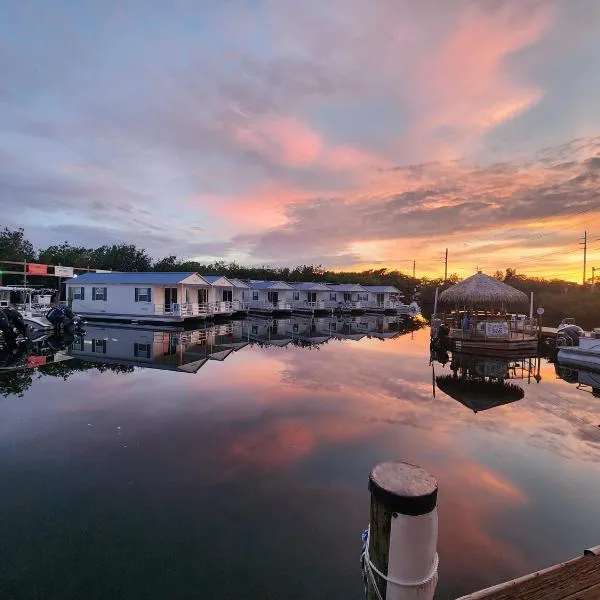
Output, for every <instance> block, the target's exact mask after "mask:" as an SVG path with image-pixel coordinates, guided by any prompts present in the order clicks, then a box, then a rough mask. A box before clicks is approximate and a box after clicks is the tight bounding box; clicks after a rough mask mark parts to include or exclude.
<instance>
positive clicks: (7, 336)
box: [0, 308, 17, 346]
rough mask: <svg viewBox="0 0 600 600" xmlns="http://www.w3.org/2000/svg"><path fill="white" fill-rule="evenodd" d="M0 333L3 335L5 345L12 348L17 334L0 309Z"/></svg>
mask: <svg viewBox="0 0 600 600" xmlns="http://www.w3.org/2000/svg"><path fill="white" fill-rule="evenodd" d="M0 331H1V332H2V334H3V335H4V340H5V341H6V343H7V344H8V345H10V346H14V344H15V342H16V340H17V334H16V333H15V330H14V327H13V326H12V324H11V322H10V321H9V320H8V316H7V315H6V313H5V312H4V309H3V308H0Z"/></svg>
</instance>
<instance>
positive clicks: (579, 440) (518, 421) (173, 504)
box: [0, 317, 600, 600]
mask: <svg viewBox="0 0 600 600" xmlns="http://www.w3.org/2000/svg"><path fill="white" fill-rule="evenodd" d="M408 329H410V325H409V324H402V323H400V324H399V323H397V322H395V321H393V320H390V319H387V320H386V321H385V322H382V321H381V320H378V319H377V318H373V317H371V318H358V319H354V320H352V321H346V322H342V321H336V322H335V323H332V322H330V321H329V320H322V321H319V322H317V323H313V324H311V323H310V321H307V320H297V321H295V322H290V321H280V322H278V323H277V324H276V327H269V326H268V322H266V321H253V322H252V323H248V322H246V323H243V324H242V323H240V322H237V323H234V324H225V325H219V326H217V328H215V329H212V330H200V331H193V332H184V333H180V332H177V333H164V332H156V331H150V330H131V329H120V328H114V327H109V328H102V327H97V326H95V327H88V331H87V337H86V339H85V340H84V341H82V342H80V341H76V342H75V344H74V345H73V346H72V347H71V348H70V350H69V353H70V354H72V355H73V356H76V357H78V358H76V359H71V360H67V361H65V362H56V363H53V364H50V365H49V366H47V367H42V368H41V369H40V370H38V371H29V372H26V373H21V374H20V375H10V374H4V375H0V385H1V389H2V390H3V392H4V397H3V398H0V478H1V479H0V480H1V481H2V488H1V492H0V597H2V598H10V599H13V598H14V599H21V598H26V599H29V598H36V599H37V598H44V599H54V598H56V599H60V600H66V599H71V598H72V599H75V598H76V599H81V598H98V599H100V598H102V599H106V598H111V599H121V598H122V599H127V600H134V599H140V600H141V599H144V600H146V599H148V598H170V599H187V598H215V599H216V598H219V599H226V598H249V599H266V598H298V599H300V598H302V599H305V598H306V599H307V598H323V599H325V598H327V599H330V598H344V599H356V600H358V599H360V598H362V597H363V590H362V580H361V575H360V572H359V553H360V533H361V531H362V529H363V528H364V527H365V525H366V524H367V522H368V491H367V480H368V474H369V471H370V469H371V468H372V467H373V466H374V465H375V464H376V463H377V462H379V461H382V460H390V459H400V460H406V461H410V462H413V463H417V464H419V465H422V466H423V467H425V468H427V469H429V470H430V471H431V472H432V473H433V474H434V475H435V476H436V477H437V478H438V480H439V485H440V495H439V511H440V544H439V548H440V584H439V587H438V597H439V598H442V599H443V598H452V597H455V596H457V595H460V594H463V593H467V592H469V591H473V590H475V589H478V588H481V587H483V586H487V585H491V584H494V583H497V582H499V581H502V580H504V579H506V578H510V577H515V576H517V575H520V574H523V573H526V572H530V571H532V570H533V569H537V568H539V567H544V566H547V565H549V564H551V563H554V562H556V561H561V560H565V559H568V558H571V557H572V556H574V555H577V554H579V553H581V551H582V550H583V549H584V548H586V547H589V546H592V545H596V544H598V543H600V530H599V528H598V526H597V524H598V523H600V503H598V502H597V499H598V498H599V497H600V476H599V469H600V468H599V466H598V465H599V460H600V429H599V428H598V424H600V415H599V414H598V413H599V411H598V407H599V402H600V399H599V398H598V397H595V396H594V395H592V393H589V390H591V388H590V387H589V386H587V385H579V386H578V384H577V383H576V382H577V379H578V378H581V377H583V381H584V383H586V382H587V383H589V381H590V380H588V379H585V377H586V376H587V375H586V374H583V375H582V374H578V373H577V372H576V371H575V372H571V373H570V374H568V373H567V374H566V375H565V376H569V375H570V377H571V379H572V380H574V382H575V383H568V382H567V381H564V380H562V379H558V378H557V375H556V371H555V367H554V366H553V365H552V364H549V363H547V362H546V361H545V360H542V361H541V363H540V366H539V375H540V376H541V381H540V382H539V383H537V382H536V379H535V377H534V376H535V375H536V373H537V364H536V361H532V363H531V364H530V363H529V361H520V362H518V363H517V364H511V365H508V366H510V367H511V377H513V380H512V383H514V384H517V385H518V386H520V388H522V389H523V390H524V392H525V393H524V398H522V399H520V400H517V401H515V402H511V403H508V404H500V405H499V406H495V407H493V408H489V409H488V410H485V411H480V412H474V411H473V410H472V409H471V408H469V406H472V407H473V406H474V407H475V408H482V403H485V402H486V401H488V402H491V403H492V404H498V403H501V402H503V401H504V400H503V396H502V395H501V393H499V392H498V389H497V388H494V389H493V390H492V392H490V393H489V394H486V393H485V389H484V390H483V392H482V390H481V389H480V388H479V387H477V386H475V387H473V389H472V390H471V392H469V389H468V388H465V387H464V386H463V387H461V386H460V385H455V386H454V387H452V381H450V382H449V383H448V381H447V380H446V379H443V376H444V375H448V374H451V373H452V371H451V369H450V367H451V366H455V367H458V366H460V369H461V370H459V371H457V373H458V374H459V375H460V374H461V373H465V372H466V370H467V369H469V371H470V372H471V373H477V372H480V373H484V374H485V373H487V374H494V373H497V372H498V371H500V372H503V369H505V368H506V366H507V365H505V364H504V363H503V362H502V361H500V362H497V361H496V362H494V361H487V362H486V363H483V362H482V361H479V363H477V362H475V363H473V362H471V363H464V362H463V363H461V365H458V363H457V360H461V359H460V357H457V358H455V359H454V360H453V364H452V365H451V363H450V362H448V363H447V364H446V365H445V366H442V365H441V364H439V363H434V365H433V367H432V366H430V364H429V350H428V342H429V340H428V330H427V329H420V330H417V331H416V332H410V331H408ZM399 332H400V333H402V332H405V333H404V334H403V335H399V336H398V337H395V338H393V339H391V338H392V336H394V335H395V334H396V333H399ZM365 333H366V335H365ZM329 336H335V337H330V338H329V341H328V342H327V343H322V342H324V341H325V340H326V339H327V338H328V337H329ZM290 340H293V342H292V343H289V342H290ZM248 342H250V343H248ZM60 357H61V355H60V354H59V355H57V356H56V357H55V358H56V360H57V361H58V359H60ZM30 360H32V359H30ZM35 360H37V361H38V362H40V361H43V360H44V359H43V358H42V359H39V358H38V359H35ZM140 364H146V365H148V366H150V367H153V368H139V367H137V366H135V365H140ZM119 365H120V366H119ZM523 366H525V367H526V368H527V369H526V371H524V370H523V368H522V367H523ZM96 367H98V368H96ZM433 369H435V372H433ZM44 373H47V374H44ZM439 377H442V379H438V381H439V382H440V386H442V387H444V389H447V390H448V391H449V392H450V393H452V394H453V395H454V396H456V397H458V399H460V400H462V401H463V402H464V404H463V403H461V402H459V401H458V400H457V399H454V398H453V397H451V396H450V395H447V394H446V393H444V392H443V391H442V390H441V389H440V388H439V387H438V388H437V389H436V390H435V397H434V394H433V392H434V390H433V382H434V380H435V379H436V378H439ZM521 377H523V378H522V379H521ZM596 377H597V379H600V378H599V377H598V376H596ZM11 392H13V393H11ZM511 394H515V390H514V389H513V388H509V390H508V391H507V392H506V398H505V400H506V399H512V398H513V396H511ZM518 394H519V392H518V390H517V395H518ZM490 398H491V400H490Z"/></svg>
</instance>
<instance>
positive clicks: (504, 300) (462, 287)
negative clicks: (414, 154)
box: [439, 273, 528, 307]
mask: <svg viewBox="0 0 600 600" xmlns="http://www.w3.org/2000/svg"><path fill="white" fill-rule="evenodd" d="M527 300H528V299H527V294H524V293H523V292H521V291H519V290H517V289H515V288H514V287H511V286H510V285H508V284H506V283H504V282H503V281H498V279H494V278H493V277H490V276H489V275H485V274H483V273H476V274H475V275H472V276H471V277H468V278H467V279H465V280H464V281H461V282H460V283H457V284H456V285H453V286H452V287H450V288H448V289H447V290H444V291H443V292H442V293H441V294H440V297H439V301H440V302H442V303H444V304H455V305H459V306H482V307H496V306H511V305H515V304H525V303H527Z"/></svg>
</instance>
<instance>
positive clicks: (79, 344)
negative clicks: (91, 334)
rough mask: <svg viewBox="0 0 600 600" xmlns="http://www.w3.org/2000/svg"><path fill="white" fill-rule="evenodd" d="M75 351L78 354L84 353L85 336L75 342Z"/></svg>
mask: <svg viewBox="0 0 600 600" xmlns="http://www.w3.org/2000/svg"><path fill="white" fill-rule="evenodd" d="M73 350H75V351H76V352H83V336H81V337H78V338H77V339H76V340H75V341H74V342H73Z"/></svg>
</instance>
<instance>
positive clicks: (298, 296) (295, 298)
mask: <svg viewBox="0 0 600 600" xmlns="http://www.w3.org/2000/svg"><path fill="white" fill-rule="evenodd" d="M293 299H294V300H300V292H294V296H293Z"/></svg>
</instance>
